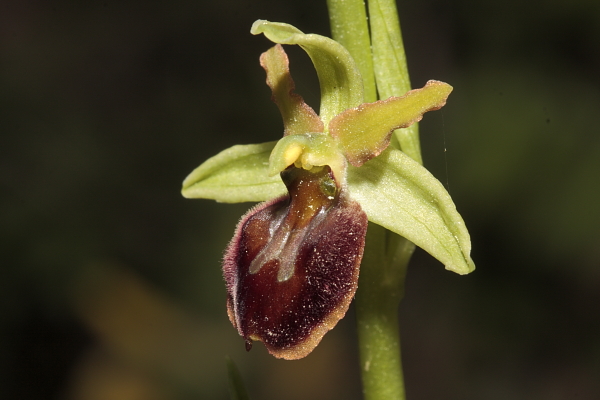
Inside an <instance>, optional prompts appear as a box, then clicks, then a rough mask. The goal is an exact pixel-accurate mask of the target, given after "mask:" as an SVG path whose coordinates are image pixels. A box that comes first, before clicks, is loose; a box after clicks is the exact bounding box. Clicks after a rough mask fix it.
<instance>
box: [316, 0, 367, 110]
mask: <svg viewBox="0 0 600 400" xmlns="http://www.w3.org/2000/svg"><path fill="white" fill-rule="evenodd" d="M327 8H328V9H329V22H330V25H331V35H332V38H333V39H334V40H336V41H337V42H339V43H340V44H341V45H342V46H344V47H345V48H346V49H347V50H348V51H349V52H350V54H352V58H354V61H355V62H356V65H357V66H358V69H359V71H360V74H361V75H362V78H363V85H364V90H365V94H364V96H365V98H364V101H365V102H368V103H371V102H374V101H376V100H377V89H376V88H375V75H374V72H373V57H372V56H371V39H370V37H369V25H368V23H367V11H366V9H365V3H364V1H363V0H358V1H357V0H350V1H348V0H346V1H343V0H342V1H340V0H327Z"/></svg>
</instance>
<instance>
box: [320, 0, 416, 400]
mask: <svg viewBox="0 0 600 400" xmlns="http://www.w3.org/2000/svg"><path fill="white" fill-rule="evenodd" d="M327 5H328V8H329V16H330V21H331V29H332V35H333V39H335V40H337V41H338V42H340V43H341V44H342V45H344V46H345V47H346V48H347V49H348V51H350V54H351V55H352V57H353V58H354V60H355V61H356V63H357V64H358V66H359V69H360V71H361V74H362V76H363V81H364V86H365V101H367V102H372V101H375V100H376V97H375V94H374V93H375V92H374V84H373V81H374V79H375V80H376V83H377V85H376V86H377V92H378V93H379V97H380V98H382V99H386V98H388V97H390V96H402V95H403V94H404V93H406V92H407V91H408V90H410V80H409V76H408V68H407V64H406V56H405V54H404V46H403V43H402V36H401V33H400V25H399V19H398V13H397V9H396V5H395V2H394V0H370V2H369V15H370V21H371V25H370V28H371V35H369V26H368V25H367V18H366V12H365V5H364V2H363V0H327ZM369 38H370V39H369ZM371 42H372V52H373V53H371ZM371 87H373V89H371ZM394 137H395V142H394V144H395V145H396V146H398V147H400V148H401V149H402V150H403V151H404V152H405V153H406V154H408V155H409V156H410V157H412V158H413V159H415V160H417V161H419V162H422V161H421V160H422V159H421V151H420V145H419V133H418V128H417V126H416V124H414V125H413V126H412V127H410V128H408V129H399V130H397V131H396V132H395V135H394ZM414 249H415V246H414V244H412V243H411V242H409V241H407V240H406V239H404V238H402V237H400V236H398V235H395V234H393V233H391V232H389V231H387V230H385V229H384V228H382V227H381V226H379V225H375V224H369V229H368V233H367V245H366V247H365V254H364V256H363V262H362V267H361V275H360V278H359V284H358V288H359V289H358V292H357V294H356V314H357V326H358V342H359V353H360V364H361V365H360V370H361V377H362V383H363V393H364V397H365V400H404V399H405V391H404V377H403V372H402V361H401V353H400V329H399V324H398V306H399V304H400V300H401V299H402V297H403V295H404V278H405V276H406V268H407V266H408V262H409V260H410V258H411V256H412V253H413V251H414Z"/></svg>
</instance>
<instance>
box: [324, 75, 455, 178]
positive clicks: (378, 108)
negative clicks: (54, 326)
mask: <svg viewBox="0 0 600 400" xmlns="http://www.w3.org/2000/svg"><path fill="white" fill-rule="evenodd" d="M451 91H452V86H450V85H448V84H447V83H444V82H440V81H433V80H431V81H429V82H427V84H426V85H425V86H424V87H423V88H421V89H415V90H411V91H410V92H408V93H406V94H405V95H404V96H402V97H390V98H389V99H386V100H380V101H376V102H374V103H365V104H361V105H360V106H358V107H356V108H352V109H349V110H346V111H344V112H343V113H341V114H339V115H337V116H336V117H335V118H333V120H331V123H330V124H329V133H330V134H331V136H333V137H334V138H336V140H337V141H338V143H339V146H340V148H341V149H342V151H343V152H344V155H345V156H346V158H347V159H348V161H349V162H350V164H352V165H354V166H355V167H359V166H361V165H362V164H363V163H365V162H366V161H368V160H370V159H371V158H373V157H376V156H377V155H379V154H380V153H381V152H382V151H383V150H385V149H386V148H387V146H388V145H389V144H390V138H391V135H392V132H393V130H394V129H398V128H406V127H408V126H410V125H412V124H413V123H415V122H418V121H420V120H421V118H423V114H424V113H425V112H427V111H432V110H437V109H439V108H441V107H442V106H444V104H446V98H447V97H448V95H449V94H450V92H451Z"/></svg>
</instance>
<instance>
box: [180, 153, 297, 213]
mask: <svg viewBox="0 0 600 400" xmlns="http://www.w3.org/2000/svg"><path fill="white" fill-rule="evenodd" d="M276 143H277V142H267V143H262V144H250V145H237V146H233V147H230V148H228V149H226V150H223V151H222V152H220V153H219V154H217V155H216V156H214V157H211V158H209V159H208V160H206V161H205V162H204V163H203V164H202V165H200V166H199V167H198V168H196V169H195V170H194V171H192V173H191V174H190V175H188V177H187V178H185V180H184V181H183V189H182V190H181V193H182V194H183V197H187V198H189V199H195V198H200V199H212V200H216V201H218V202H221V203H242V202H245V201H265V200H268V199H272V198H274V197H277V196H280V195H282V194H284V193H285V192H286V188H285V185H284V184H283V182H282V181H281V178H280V177H279V176H269V174H268V170H269V154H271V151H272V150H273V147H275V144H276Z"/></svg>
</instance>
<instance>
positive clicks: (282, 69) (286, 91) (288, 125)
mask: <svg viewBox="0 0 600 400" xmlns="http://www.w3.org/2000/svg"><path fill="white" fill-rule="evenodd" d="M260 65H261V66H262V67H263V68H264V69H265V71H266V72H267V85H269V87H270V88H271V91H272V92H273V96H272V97H271V98H272V100H273V101H274V102H275V104H277V107H279V111H280V112H281V117H282V118H283V126H284V128H285V129H284V136H287V135H295V134H300V133H306V132H323V122H322V121H321V119H320V118H319V116H318V115H317V113H315V111H314V110H313V109H312V108H310V106H309V105H308V104H306V103H305V102H304V99H302V96H300V95H299V94H296V93H294V87H295V85H294V80H293V79H292V76H291V75H290V67H289V61H288V57H287V55H286V54H285V51H284V50H283V47H282V46H281V45H279V44H278V45H276V46H273V47H271V48H270V49H269V50H267V51H265V52H264V53H263V54H262V55H261V56H260Z"/></svg>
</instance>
